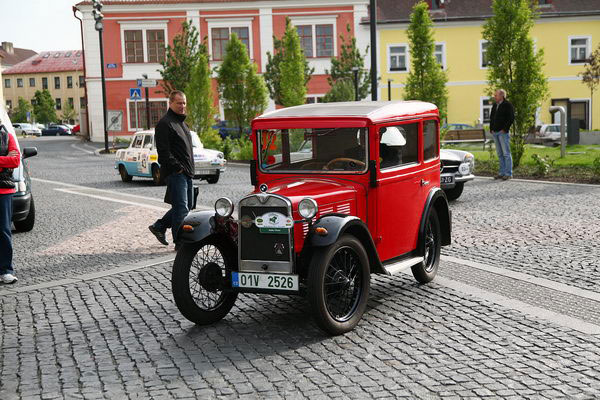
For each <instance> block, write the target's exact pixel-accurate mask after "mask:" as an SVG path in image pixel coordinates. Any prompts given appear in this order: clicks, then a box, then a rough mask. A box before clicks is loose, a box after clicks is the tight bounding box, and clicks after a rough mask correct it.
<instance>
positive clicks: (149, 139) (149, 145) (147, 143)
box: [143, 135, 152, 149]
mask: <svg viewBox="0 0 600 400" xmlns="http://www.w3.org/2000/svg"><path fill="white" fill-rule="evenodd" d="M143 147H144V149H151V148H152V135H144V145H143Z"/></svg>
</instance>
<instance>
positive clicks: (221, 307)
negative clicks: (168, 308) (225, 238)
mask: <svg viewBox="0 0 600 400" xmlns="http://www.w3.org/2000/svg"><path fill="white" fill-rule="evenodd" d="M232 257H235V254H229V252H227V250H226V248H225V247H224V246H223V244H221V243H220V242H219V241H217V240H210V239H209V240H207V241H203V242H199V243H184V244H183V245H182V246H181V248H180V249H179V251H178V252H177V256H176V257H175V262H174V263H173V274H172V279H171V287H172V290H173V297H174V299H175V304H176V305H177V308H178V309H179V311H180V312H181V314H182V315H183V316H184V317H185V318H187V319H188V320H190V321H191V322H193V323H195V324H198V325H208V324H212V323H215V322H217V321H219V320H221V319H223V318H224V317H225V316H226V315H227V314H228V313H229V311H230V310H231V308H232V307H233V305H234V304H235V301H236V299H237V292H232V291H227V288H228V287H230V286H231V285H230V283H229V282H230V280H231V274H230V271H231V266H232V265H233V259H232Z"/></svg>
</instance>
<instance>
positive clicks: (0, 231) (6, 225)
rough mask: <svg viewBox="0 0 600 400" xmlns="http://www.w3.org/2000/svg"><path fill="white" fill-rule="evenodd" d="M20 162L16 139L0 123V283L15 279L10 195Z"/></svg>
mask: <svg viewBox="0 0 600 400" xmlns="http://www.w3.org/2000/svg"><path fill="white" fill-rule="evenodd" d="M20 162H21V154H20V153H19V148H18V147H17V141H16V139H15V138H14V137H13V136H12V135H11V134H10V133H8V131H7V130H6V128H5V127H4V126H1V125H0V283H4V284H11V283H15V282H16V281H17V277H16V276H15V271H14V269H13V265H12V256H13V248H12V233H11V224H12V197H13V193H15V183H14V182H13V181H12V170H13V168H17V167H18V166H19V163H20Z"/></svg>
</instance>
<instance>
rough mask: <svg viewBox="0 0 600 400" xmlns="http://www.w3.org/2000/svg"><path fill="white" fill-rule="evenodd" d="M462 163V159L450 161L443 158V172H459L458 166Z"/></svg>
mask: <svg viewBox="0 0 600 400" xmlns="http://www.w3.org/2000/svg"><path fill="white" fill-rule="evenodd" d="M459 165H460V161H454V160H452V161H449V160H442V174H449V173H456V172H458V166H459Z"/></svg>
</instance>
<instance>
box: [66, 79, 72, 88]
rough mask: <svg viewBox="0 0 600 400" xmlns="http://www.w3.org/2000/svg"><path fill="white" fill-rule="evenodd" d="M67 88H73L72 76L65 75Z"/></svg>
mask: <svg viewBox="0 0 600 400" xmlns="http://www.w3.org/2000/svg"><path fill="white" fill-rule="evenodd" d="M67 89H73V77H72V76H67Z"/></svg>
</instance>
